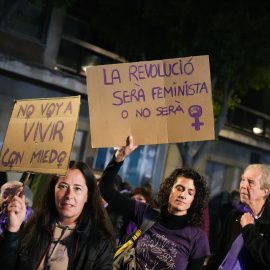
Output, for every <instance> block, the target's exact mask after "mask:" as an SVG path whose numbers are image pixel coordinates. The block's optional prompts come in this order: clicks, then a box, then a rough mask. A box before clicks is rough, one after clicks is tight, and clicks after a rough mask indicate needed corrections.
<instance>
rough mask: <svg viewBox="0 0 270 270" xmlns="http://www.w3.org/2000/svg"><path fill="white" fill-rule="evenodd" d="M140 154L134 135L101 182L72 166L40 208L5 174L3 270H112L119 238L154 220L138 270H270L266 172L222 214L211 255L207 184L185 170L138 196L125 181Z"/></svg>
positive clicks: (52, 184)
mask: <svg viewBox="0 0 270 270" xmlns="http://www.w3.org/2000/svg"><path fill="white" fill-rule="evenodd" d="M136 148H137V146H135V145H134V144H133V138H132V136H130V137H129V143H128V145H126V146H122V147H119V148H118V149H117V150H116V151H115V153H114V155H113V157H112V159H111V161H110V162H109V164H108V165H107V167H106V168H105V170H104V172H103V173H102V175H96V174H95V172H94V171H93V170H92V169H91V168H90V167H89V166H88V165H87V164H86V163H84V162H81V161H78V162H76V161H71V162H70V165H69V169H68V171H67V175H66V176H65V177H59V176H55V175H52V176H51V177H50V180H49V181H48V183H47V184H46V185H47V187H46V189H45V191H44V192H43V195H42V198H41V199H39V201H38V203H37V206H36V207H34V208H32V204H33V196H32V193H31V190H30V188H29V187H27V186H23V184H22V182H20V181H7V178H6V174H1V175H3V177H5V179H4V182H3V183H1V190H0V208H1V212H0V265H1V269H8V270H12V269H16V270H17V269H18V270H21V269H42V270H43V269H44V270H45V269H51V270H53V269H93V270H94V269H96V270H103V269H104V270H107V269H113V256H114V253H115V251H116V249H117V246H118V244H119V243H121V239H122V238H123V237H124V236H125V235H127V234H130V233H132V232H133V233H134V232H135V231H136V230H137V229H138V228H140V226H141V225H142V223H143V221H144V220H145V219H146V217H147V216H148V215H149V213H152V212H154V213H155V215H156V220H155V222H154V224H153V225H152V226H151V227H150V228H149V229H148V230H147V231H146V232H144V233H143V234H142V235H141V236H140V237H139V238H138V239H137V240H136V243H135V245H134V249H135V254H136V268H135V269H155V270H159V269H178V270H181V269H183V270H184V269H188V270H199V269H204V270H217V269H224V270H236V269H246V270H251V269H253V270H254V269H257V268H258V269H262V270H264V269H270V256H269V255H270V202H269V199H268V195H269V191H270V170H269V168H268V167H267V166H265V165H262V164H252V165H249V166H248V167H247V168H246V169H245V171H244V173H243V175H242V178H241V182H240V186H239V190H234V191H232V192H231V194H230V199H229V201H228V203H226V204H224V205H222V207H221V210H220V215H219V218H220V221H221V223H222V228H221V231H220V232H219V234H218V235H217V248H216V249H215V250H214V252H213V251H212V252H211V249H210V245H209V230H211V227H209V208H208V200H209V194H210V190H209V188H208V187H207V183H206V181H205V179H204V177H203V176H202V175H201V174H199V173H198V172H197V171H196V170H194V169H192V168H185V167H180V168H176V169H175V170H174V171H172V172H171V174H170V175H169V176H168V177H167V178H166V179H164V181H162V183H161V185H160V188H159V191H158V194H157V196H156V197H155V196H154V194H153V191H152V189H151V185H148V186H138V187H135V188H132V187H131V185H130V184H129V183H127V182H125V181H124V180H123V179H122V178H121V176H120V175H119V174H118V172H119V170H120V168H121V166H122V165H123V163H124V162H125V159H126V158H127V156H129V155H130V154H131V153H132V152H133V151H134V150H135V149H136ZM1 177H2V176H1ZM3 177H2V178H3ZM0 180H1V179H0ZM210 214H211V213H210ZM130 267H131V266H129V265H128V264H126V265H125V268H124V269H131V268H130Z"/></svg>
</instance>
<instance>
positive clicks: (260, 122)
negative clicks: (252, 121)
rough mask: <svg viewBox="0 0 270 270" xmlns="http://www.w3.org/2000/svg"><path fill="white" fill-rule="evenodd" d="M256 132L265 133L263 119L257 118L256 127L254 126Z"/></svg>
mask: <svg viewBox="0 0 270 270" xmlns="http://www.w3.org/2000/svg"><path fill="white" fill-rule="evenodd" d="M253 133H254V134H262V133H263V120H262V119H257V121H256V125H255V127H253Z"/></svg>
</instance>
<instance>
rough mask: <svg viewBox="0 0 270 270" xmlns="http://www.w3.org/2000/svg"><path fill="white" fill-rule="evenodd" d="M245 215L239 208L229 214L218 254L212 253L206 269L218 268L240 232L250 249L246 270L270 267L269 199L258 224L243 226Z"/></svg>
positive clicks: (213, 269) (214, 269)
mask: <svg viewBox="0 0 270 270" xmlns="http://www.w3.org/2000/svg"><path fill="white" fill-rule="evenodd" d="M242 215H243V213H242V212H239V211H238V210H237V209H234V210H232V212H231V213H230V214H229V215H228V217H227V219H226V221H225V223H224V224H223V229H222V232H221V235H220V237H219V244H218V248H217V252H216V254H214V255H212V256H211V257H210V259H209V261H208V263H207V266H205V267H204V269H205V270H217V269H218V267H219V265H220V264H221V262H222V261H223V259H224V258H225V256H226V255H227V253H228V251H229V250H230V248H231V246H232V244H233V242H234V240H235V239H236V238H237V237H238V235H239V234H240V233H242V235H243V239H244V243H245V245H246V247H247V249H248V252H249V254H248V256H247V261H246V268H245V270H254V269H260V270H265V269H268V270H269V269H270V203H269V201H268V200H267V201H266V203H265V208H264V211H263V214H262V216H261V217H260V218H259V219H258V220H257V221H256V224H255V225H253V224H248V225H246V226H245V227H244V228H242V227H241V224H240V219H241V216H242Z"/></svg>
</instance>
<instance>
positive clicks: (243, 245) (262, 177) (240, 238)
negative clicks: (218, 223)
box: [204, 164, 270, 270]
mask: <svg viewBox="0 0 270 270" xmlns="http://www.w3.org/2000/svg"><path fill="white" fill-rule="evenodd" d="M269 191H270V170H269V168H268V167H267V166H265V165H262V164H252V165H249V166H248V167H247V168H246V169H245V171H244V173H243V175H242V177H241V182H240V189H239V192H240V199H241V204H239V205H236V206H235V209H233V210H232V211H231V212H230V213H229V215H228V216H227V218H226V221H225V223H224V225H223V228H222V231H221V234H220V237H219V244H218V248H217V251H216V253H215V254H213V255H212V256H211V257H210V258H209V260H208V262H207V265H206V266H205V267H204V269H205V270H217V269H224V270H234V269H238V270H239V269H245V270H254V269H260V270H266V269H270V202H269V200H268V199H267V198H268V196H269Z"/></svg>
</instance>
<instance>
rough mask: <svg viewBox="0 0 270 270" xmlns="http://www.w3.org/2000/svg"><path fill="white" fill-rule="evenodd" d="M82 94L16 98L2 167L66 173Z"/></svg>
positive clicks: (5, 141) (3, 150) (47, 172)
mask: <svg viewBox="0 0 270 270" xmlns="http://www.w3.org/2000/svg"><path fill="white" fill-rule="evenodd" d="M79 110H80V96H75V97H64V98H46V99H25V100H17V101H15V102H14V107H13V111H12V115H11V118H10V121H9V125H8V128H7V132H6V135H5V140H4V144H3V147H2V150H1V155H0V161H1V162H0V171H18V172H27V171H28V172H34V173H46V174H57V175H61V176H65V175H66V173H67V170H68V165H69V159H70V154H71V150H72V147H73V142H74V137H75V134H76V131H77V124H78V117H79Z"/></svg>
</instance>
